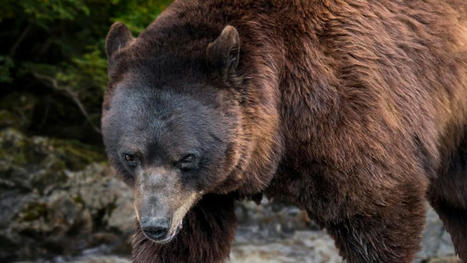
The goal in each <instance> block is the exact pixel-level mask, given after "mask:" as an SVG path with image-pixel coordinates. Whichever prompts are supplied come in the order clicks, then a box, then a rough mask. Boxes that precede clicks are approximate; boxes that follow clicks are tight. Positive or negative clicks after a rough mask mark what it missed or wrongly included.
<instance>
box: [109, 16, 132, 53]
mask: <svg viewBox="0 0 467 263" xmlns="http://www.w3.org/2000/svg"><path fill="white" fill-rule="evenodd" d="M133 39H134V38H133V36H132V35H131V32H130V30H128V28H127V27H126V26H125V24H123V23H122V22H115V23H113V25H112V26H111V27H110V30H109V33H108V34H107V38H106V40H105V53H106V54H107V58H108V59H110V58H111V57H112V55H113V54H115V53H116V52H118V51H119V50H120V49H122V48H125V47H126V46H128V45H129V44H130V42H131V41H132V40H133Z"/></svg>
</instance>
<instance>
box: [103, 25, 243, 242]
mask: <svg viewBox="0 0 467 263" xmlns="http://www.w3.org/2000/svg"><path fill="white" fill-rule="evenodd" d="M135 41H137V40H135V39H133V38H132V37H131V35H130V33H129V32H128V30H127V29H126V27H125V26H124V25H123V24H116V25H114V26H113V27H112V29H111V31H110V32H109V35H108V38H107V47H106V48H107V55H108V57H109V75H110V79H111V81H110V84H109V88H108V90H107V93H106V99H105V102H104V113H103V118H102V132H103V136H104V143H105V145H106V150H107V154H108V157H109V159H110V161H111V164H112V166H113V167H115V168H116V170H117V172H118V173H119V174H120V175H121V176H122V177H123V178H124V180H125V182H127V183H128V184H129V185H130V186H132V187H133V189H134V195H135V203H134V208H135V212H136V217H137V219H138V222H139V224H140V227H141V229H142V230H143V232H144V233H145V235H146V236H147V237H148V238H150V239H152V240H154V241H155V242H158V243H165V242H169V241H170V240H171V239H172V238H173V237H174V236H175V235H176V234H177V232H178V230H179V229H180V228H181V226H182V222H183V218H184V216H185V214H186V213H187V212H188V211H189V209H190V208H191V207H192V206H193V205H194V204H195V203H196V202H197V201H198V200H199V199H200V198H201V197H202V196H203V194H205V193H209V192H212V191H224V192H227V191H230V190H232V189H233V188H235V180H232V179H231V178H229V175H230V174H231V171H232V170H233V169H234V167H235V166H236V164H237V162H238V158H239V153H238V152H236V151H237V150H236V148H237V147H235V146H236V144H237V142H236V141H235V138H237V137H238V136H239V134H241V133H242V131H241V130H240V128H239V127H240V126H239V125H237V124H238V123H239V122H240V116H238V110H236V108H237V107H238V105H237V103H236V102H235V99H233V97H232V96H235V93H234V92H232V91H231V89H229V87H228V85H227V84H226V81H225V80H226V79H225V77H226V76H227V75H229V74H230V73H231V72H230V71H232V70H234V69H235V67H236V65H237V63H238V58H239V57H238V56H239V37H238V33H237V32H236V30H235V29H234V28H233V27H226V29H224V31H223V32H222V34H221V36H220V37H219V38H218V39H217V40H216V41H214V42H212V43H211V44H210V45H209V46H207V47H206V49H205V53H204V54H207V57H208V59H207V60H206V61H204V62H203V61H201V60H196V59H195V60H193V59H185V58H178V59H177V58H174V59H169V60H168V59H167V55H165V54H160V55H159V56H157V55H155V56H153V57H151V58H150V59H147V58H146V57H142V58H141V59H134V57H135V56H134V53H132V52H134V51H132V48H134V47H132V44H133V43H134V42H135ZM130 54H133V56H131V55H130ZM118 56H120V58H119V57H118ZM125 56H126V57H125ZM128 57H132V58H133V59H134V60H128V59H127V58H128ZM209 58H211V59H209ZM210 68H214V69H215V70H210ZM167 69H170V70H167ZM211 71H212V72H211ZM213 76H217V77H213ZM219 83H222V84H219ZM219 86H221V87H219ZM206 94H207V95H206ZM236 112H237V113H236ZM227 186H228V187H227ZM226 187H227V188H226ZM220 188H222V189H220Z"/></svg>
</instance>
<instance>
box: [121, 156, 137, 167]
mask: <svg viewBox="0 0 467 263" xmlns="http://www.w3.org/2000/svg"><path fill="white" fill-rule="evenodd" d="M122 157H123V160H125V162H126V163H127V165H128V166H130V167H132V168H134V167H136V165H137V161H138V159H137V157H136V155H134V154H130V153H123V154H122Z"/></svg>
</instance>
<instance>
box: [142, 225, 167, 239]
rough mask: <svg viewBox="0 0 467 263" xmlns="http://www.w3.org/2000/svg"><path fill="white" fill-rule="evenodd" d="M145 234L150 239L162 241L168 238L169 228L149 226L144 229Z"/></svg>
mask: <svg viewBox="0 0 467 263" xmlns="http://www.w3.org/2000/svg"><path fill="white" fill-rule="evenodd" d="M143 232H144V234H145V235H146V236H147V237H149V238H150V239H154V240H160V239H163V238H164V237H165V236H167V233H168V232H169V228H168V227H165V226H148V227H144V228H143Z"/></svg>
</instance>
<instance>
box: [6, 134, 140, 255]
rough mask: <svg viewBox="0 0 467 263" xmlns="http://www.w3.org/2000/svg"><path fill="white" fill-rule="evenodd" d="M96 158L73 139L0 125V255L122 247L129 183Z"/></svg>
mask: <svg viewBox="0 0 467 263" xmlns="http://www.w3.org/2000/svg"><path fill="white" fill-rule="evenodd" d="M103 160H105V157H104V156H103V154H102V153H99V152H96V151H93V150H92V149H90V148H89V147H86V146H83V145H81V144H79V143H77V142H70V141H63V140H57V139H49V138H43V137H31V138H28V137H26V136H25V135H24V134H22V133H21V132H19V131H17V130H15V129H12V128H7V129H3V130H0V190H1V191H0V211H2V213H1V214H0V260H1V261H11V260H23V259H32V258H47V257H51V256H52V255H53V254H59V255H64V256H67V255H74V254H78V253H81V252H82V251H83V250H84V249H86V248H89V247H94V246H98V245H99V244H102V243H106V244H108V245H111V246H113V247H115V249H118V250H119V251H120V252H122V251H125V252H128V246H127V244H126V237H128V236H129V234H130V232H131V226H132V225H133V222H134V219H133V215H132V211H131V210H130V209H128V208H129V207H131V190H130V189H128V187H127V186H126V185H125V184H123V182H122V181H121V180H119V179H118V178H116V177H115V176H112V173H111V171H110V169H109V168H108V165H107V164H106V163H105V162H102V161H103ZM120 208H123V210H120Z"/></svg>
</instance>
